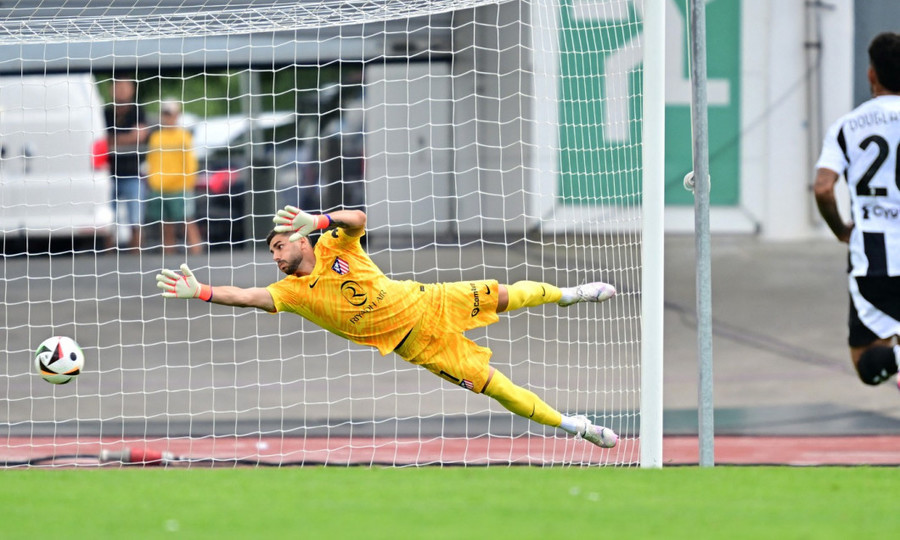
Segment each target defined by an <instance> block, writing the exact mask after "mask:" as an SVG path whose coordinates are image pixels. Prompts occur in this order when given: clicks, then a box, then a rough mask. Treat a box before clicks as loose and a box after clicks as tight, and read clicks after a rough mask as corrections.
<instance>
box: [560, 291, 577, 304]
mask: <svg viewBox="0 0 900 540" xmlns="http://www.w3.org/2000/svg"><path fill="white" fill-rule="evenodd" d="M559 290H560V291H561V292H562V298H560V299H559V301H560V302H563V303H566V304H569V303H572V302H574V301H575V300H578V293H576V292H575V287H560V288H559Z"/></svg>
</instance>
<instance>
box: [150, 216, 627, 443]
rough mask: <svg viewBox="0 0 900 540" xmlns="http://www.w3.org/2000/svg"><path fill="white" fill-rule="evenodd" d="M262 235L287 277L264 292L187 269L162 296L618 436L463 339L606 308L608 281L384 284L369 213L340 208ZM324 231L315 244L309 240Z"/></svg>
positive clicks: (165, 278) (576, 427)
mask: <svg viewBox="0 0 900 540" xmlns="http://www.w3.org/2000/svg"><path fill="white" fill-rule="evenodd" d="M274 221H275V223H276V226H275V228H274V229H273V230H272V232H270V233H269V235H268V237H267V238H266V243H267V244H268V246H269V251H270V252H271V253H272V259H273V260H274V261H275V263H276V264H277V265H278V269H279V270H281V271H282V272H284V273H285V274H286V277H285V278H284V279H282V280H280V281H278V282H276V283H273V284H271V285H269V286H268V287H265V288H258V287H254V288H240V287H233V286H216V287H211V286H210V285H206V284H203V283H199V282H198V281H197V279H196V278H195V277H194V275H193V273H192V272H191V270H190V268H188V266H187V265H186V264H182V265H181V274H178V273H176V272H174V271H172V270H168V269H165V270H162V271H161V273H160V274H159V275H157V276H156V280H157V286H158V287H159V288H161V289H163V293H162V294H163V296H164V297H166V298H200V299H201V300H205V301H207V302H213V303H216V304H222V305H225V306H235V307H255V308H259V309H262V310H264V311H267V312H269V313H277V312H282V311H286V312H290V313H295V314H297V315H300V316H302V317H305V318H306V319H309V320H310V321H312V322H313V323H315V324H317V325H319V326H321V327H322V328H325V329H326V330H329V331H331V332H333V333H335V334H337V335H339V336H341V337H344V338H346V339H349V340H350V341H353V342H354V343H359V344H361V345H368V346H371V347H375V348H377V349H378V351H379V352H380V353H381V354H382V355H387V354H388V353H390V352H395V353H397V354H398V355H399V356H400V357H401V358H403V359H404V360H406V361H407V362H410V363H412V364H416V365H419V366H422V367H424V368H425V369H427V370H428V371H430V372H432V373H434V374H435V375H437V376H439V377H441V378H443V379H445V380H447V381H450V382H451V383H453V384H456V385H458V386H462V387H464V388H467V389H469V390H471V391H473V392H475V393H483V394H486V395H488V396H490V397H492V398H494V399H496V400H497V401H498V402H500V404H501V405H503V406H504V407H505V408H506V409H508V410H510V411H512V412H514V413H516V414H518V415H519V416H523V417H525V418H529V419H531V420H534V421H535V422H538V423H540V424H544V425H547V426H553V427H558V428H560V429H562V430H564V431H566V432H567V433H569V434H572V435H575V436H576V437H578V438H583V439H585V440H587V441H589V442H591V443H593V444H595V445H597V446H600V447H602V448H612V447H614V446H615V445H616V443H617V442H618V439H619V437H618V435H616V434H615V433H614V432H613V431H612V430H611V429H609V428H606V427H603V426H595V425H593V424H592V423H591V421H590V420H589V419H588V418H587V416H583V415H578V416H564V415H562V414H560V413H559V412H558V411H556V410H555V409H554V408H552V407H550V406H549V405H548V404H547V403H545V402H544V401H543V400H541V399H540V398H539V397H538V396H537V395H535V394H534V393H533V392H531V391H530V390H526V389H525V388H522V387H520V386H517V385H515V384H513V383H512V382H511V381H510V380H509V379H508V378H507V377H506V376H505V375H504V374H503V373H501V372H500V371H498V370H496V369H495V368H493V367H491V366H490V364H489V361H490V358H491V350H490V349H488V348H486V347H481V346H479V345H477V344H476V343H475V342H473V341H471V340H469V339H468V338H466V337H465V336H464V335H463V332H465V331H466V330H471V329H473V328H479V327H482V326H487V325H489V324H491V323H494V322H497V320H499V317H498V316H497V314H498V313H501V312H504V311H512V310H514V309H520V308H523V307H533V306H539V305H542V304H549V303H556V304H558V305H560V306H569V305H572V304H575V303H577V302H603V301H604V300H607V299H609V298H611V297H612V296H613V295H614V294H615V293H616V290H615V288H613V287H612V286H611V285H608V284H606V283H600V282H595V283H588V284H585V285H581V286H578V287H572V288H562V289H561V288H558V287H555V286H553V285H550V284H547V283H537V282H532V281H519V282H517V283H514V284H512V285H500V284H498V283H497V281H494V280H485V281H471V282H459V283H438V284H424V283H418V282H415V281H396V280H392V279H390V278H388V277H387V276H385V275H384V273H383V272H382V271H381V270H380V269H379V268H378V267H377V266H376V265H375V263H374V262H372V260H371V259H370V258H369V256H368V255H367V254H366V252H365V251H364V250H363V248H362V246H361V245H360V238H361V237H362V236H363V235H364V234H365V227H366V215H365V213H363V212H362V211H359V210H338V211H335V212H332V213H330V214H321V215H311V214H307V213H306V212H303V211H302V210H299V209H297V208H294V207H292V206H287V207H285V208H284V209H283V210H279V211H278V213H277V215H276V216H275V219H274ZM317 230H325V231H326V232H324V233H323V234H322V235H321V237H320V238H319V240H318V242H316V244H315V246H313V244H312V243H311V242H310V240H309V238H307V235H309V234H310V233H312V232H314V231H317Z"/></svg>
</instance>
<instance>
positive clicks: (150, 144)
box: [145, 100, 203, 253]
mask: <svg viewBox="0 0 900 540" xmlns="http://www.w3.org/2000/svg"><path fill="white" fill-rule="evenodd" d="M159 112H160V116H159V124H160V125H159V129H158V130H156V131H154V132H153V133H152V134H151V135H150V137H149V139H148V141H147V187H148V188H149V193H148V195H149V197H148V199H147V206H146V208H145V211H146V223H155V222H161V223H162V245H163V249H164V250H165V252H166V253H173V252H176V251H177V248H176V242H177V237H178V230H177V227H178V225H179V224H183V225H184V227H185V229H184V238H185V243H186V244H187V247H188V250H189V251H190V252H191V253H202V252H203V247H202V246H201V245H200V229H199V228H198V227H197V222H196V221H195V220H194V200H195V199H194V183H195V180H196V179H195V173H196V172H197V158H196V157H195V155H194V151H193V140H192V138H191V134H190V132H189V131H188V130H186V129H184V128H182V127H181V126H180V125H179V119H180V118H181V105H179V103H178V102H176V101H171V100H167V101H163V102H162V103H161V104H160V108H159Z"/></svg>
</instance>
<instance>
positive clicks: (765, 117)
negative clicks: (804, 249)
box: [713, 0, 860, 240]
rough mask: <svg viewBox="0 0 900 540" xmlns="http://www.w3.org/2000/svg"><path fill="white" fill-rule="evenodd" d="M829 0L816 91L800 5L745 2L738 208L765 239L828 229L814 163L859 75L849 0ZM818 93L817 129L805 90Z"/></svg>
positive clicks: (810, 234)
mask: <svg viewBox="0 0 900 540" xmlns="http://www.w3.org/2000/svg"><path fill="white" fill-rule="evenodd" d="M829 3H830V4H831V5H832V6H833V9H828V10H822V11H821V12H820V14H819V21H820V24H821V27H820V28H821V37H822V49H821V51H822V57H821V76H820V78H819V89H818V90H817V89H816V88H815V87H812V88H811V87H810V84H809V82H810V80H812V81H813V83H815V78H812V79H810V78H809V77H808V75H809V67H808V66H807V58H806V55H807V49H806V47H805V46H804V44H805V42H806V40H807V36H806V16H807V13H806V6H805V3H804V2H784V1H783V0H744V2H743V14H742V34H743V38H742V41H743V43H742V49H743V52H742V59H741V61H742V87H741V95H742V102H741V112H742V119H741V123H742V126H743V127H742V133H743V137H742V142H741V186H742V187H741V200H742V205H741V207H742V209H743V210H744V211H745V212H746V213H747V215H748V216H749V218H750V219H751V220H752V221H753V222H755V223H757V224H758V225H759V232H760V234H761V236H762V237H763V238H764V239H770V240H788V239H800V238H807V237H813V236H820V235H823V234H826V233H827V230H826V229H825V228H824V227H823V225H822V222H821V220H820V219H819V217H818V213H817V211H816V208H815V200H814V198H813V195H812V192H811V185H812V180H813V175H814V171H813V165H814V163H815V160H816V158H817V157H818V149H819V147H820V146H821V137H822V134H823V133H824V130H825V129H827V127H828V126H829V125H830V124H831V122H833V121H834V120H836V119H837V118H838V117H839V116H840V115H842V114H844V113H845V112H847V111H848V110H850V108H851V107H852V91H853V78H854V77H856V76H860V75H859V74H855V73H852V69H853V65H852V64H853V61H852V55H853V51H852V48H853V0H833V1H831V2H829ZM816 91H818V92H819V93H818V95H819V96H820V107H819V108H820V111H821V117H820V118H821V126H820V127H819V128H818V129H817V128H816V124H815V122H813V123H812V124H810V123H809V122H808V111H807V104H808V100H809V98H810V95H811V94H810V92H816ZM714 225H715V223H714ZM723 229H724V227H720V228H719V230H723ZM713 232H716V228H715V227H713Z"/></svg>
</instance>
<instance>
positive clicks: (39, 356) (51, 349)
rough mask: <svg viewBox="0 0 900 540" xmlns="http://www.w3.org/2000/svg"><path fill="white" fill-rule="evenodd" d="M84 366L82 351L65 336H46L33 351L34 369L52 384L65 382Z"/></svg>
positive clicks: (73, 341)
mask: <svg viewBox="0 0 900 540" xmlns="http://www.w3.org/2000/svg"><path fill="white" fill-rule="evenodd" d="M83 367H84V351H82V350H81V347H79V346H78V344H77V343H75V340H73V339H72V338H68V337H65V336H53V337H51V338H47V339H45V340H44V342H43V343H41V344H40V346H39V347H38V348H37V350H36V351H34V369H36V370H37V372H38V373H39V374H40V375H41V377H43V379H44V380H45V381H47V382H49V383H53V384H66V383H67V382H69V381H71V380H72V379H74V378H75V377H76V376H77V375H78V374H79V373H81V369H82V368H83Z"/></svg>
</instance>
